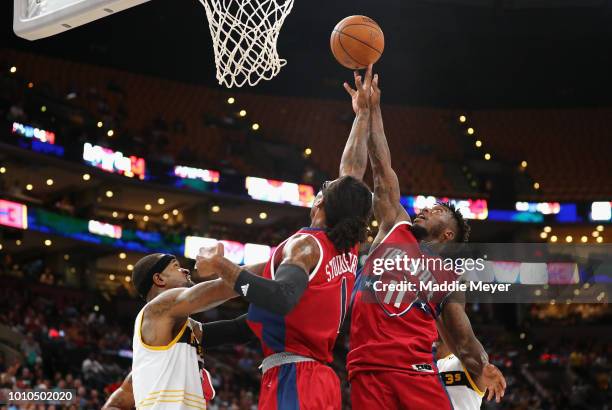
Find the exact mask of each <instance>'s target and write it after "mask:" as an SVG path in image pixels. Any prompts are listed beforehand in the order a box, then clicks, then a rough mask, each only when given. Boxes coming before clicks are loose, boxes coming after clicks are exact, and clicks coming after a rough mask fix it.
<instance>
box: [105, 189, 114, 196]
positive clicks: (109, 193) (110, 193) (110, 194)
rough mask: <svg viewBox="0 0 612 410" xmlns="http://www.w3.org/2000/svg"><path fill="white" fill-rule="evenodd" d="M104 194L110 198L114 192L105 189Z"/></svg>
mask: <svg viewBox="0 0 612 410" xmlns="http://www.w3.org/2000/svg"><path fill="white" fill-rule="evenodd" d="M105 195H106V197H107V198H112V197H113V195H114V193H113V191H111V190H108V191H106V193H105Z"/></svg>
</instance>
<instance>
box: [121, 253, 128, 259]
mask: <svg viewBox="0 0 612 410" xmlns="http://www.w3.org/2000/svg"><path fill="white" fill-rule="evenodd" d="M125 258H127V255H126V254H125V252H121V253H120V254H119V259H125Z"/></svg>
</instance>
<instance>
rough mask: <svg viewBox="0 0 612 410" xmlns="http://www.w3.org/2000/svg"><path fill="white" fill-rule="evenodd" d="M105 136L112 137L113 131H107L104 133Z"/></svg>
mask: <svg viewBox="0 0 612 410" xmlns="http://www.w3.org/2000/svg"><path fill="white" fill-rule="evenodd" d="M106 135H108V136H109V137H112V136H113V135H115V131H113V130H108V131H107V132H106Z"/></svg>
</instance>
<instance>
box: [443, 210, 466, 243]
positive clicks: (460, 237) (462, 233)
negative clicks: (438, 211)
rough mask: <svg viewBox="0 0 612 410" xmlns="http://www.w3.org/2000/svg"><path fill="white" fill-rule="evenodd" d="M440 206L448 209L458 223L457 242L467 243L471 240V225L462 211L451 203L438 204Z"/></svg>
mask: <svg viewBox="0 0 612 410" xmlns="http://www.w3.org/2000/svg"><path fill="white" fill-rule="evenodd" d="M438 204H439V205H442V206H443V207H445V208H447V209H448V210H449V211H450V212H451V214H452V215H453V219H454V220H455V222H456V223H457V235H455V242H467V241H468V240H469V239H470V231H471V230H472V228H470V225H468V223H467V221H466V220H465V219H464V218H463V215H462V214H461V211H460V210H459V209H457V207H455V205H454V204H451V203H450V202H438Z"/></svg>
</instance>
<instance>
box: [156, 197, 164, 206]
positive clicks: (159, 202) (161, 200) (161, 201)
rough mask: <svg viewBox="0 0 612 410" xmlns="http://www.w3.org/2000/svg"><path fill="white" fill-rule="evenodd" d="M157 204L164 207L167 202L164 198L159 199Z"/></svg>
mask: <svg viewBox="0 0 612 410" xmlns="http://www.w3.org/2000/svg"><path fill="white" fill-rule="evenodd" d="M157 203H158V204H159V205H163V204H165V203H166V200H165V199H164V198H157Z"/></svg>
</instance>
